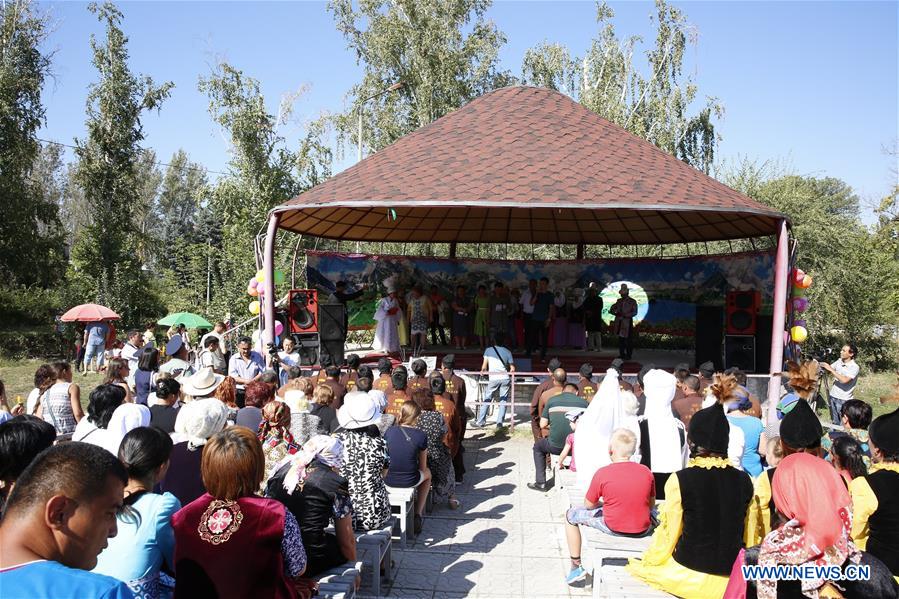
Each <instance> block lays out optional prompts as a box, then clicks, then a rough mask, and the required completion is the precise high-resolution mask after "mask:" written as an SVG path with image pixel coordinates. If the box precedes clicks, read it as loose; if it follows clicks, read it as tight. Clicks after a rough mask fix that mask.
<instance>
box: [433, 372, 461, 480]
mask: <svg viewBox="0 0 899 599" xmlns="http://www.w3.org/2000/svg"><path fill="white" fill-rule="evenodd" d="M428 384H429V385H430V390H431V394H432V395H433V397H434V409H435V410H436V411H437V412H439V413H440V415H441V416H443V421H444V422H445V423H446V431H447V432H446V438H445V439H444V442H445V444H446V446H447V447H448V448H449V450H450V459H451V460H452V462H453V464H455V463H456V455H457V454H458V453H459V452H460V451H462V417H461V416H460V415H459V412H458V411H457V409H456V402H454V401H453V398H452V397H450V396H449V395H448V394H447V392H446V380H445V379H444V378H443V375H442V374H440V373H439V372H434V374H432V375H431V378H430V379H429V382H428ZM458 479H459V477H458V476H457V477H456V480H458Z"/></svg>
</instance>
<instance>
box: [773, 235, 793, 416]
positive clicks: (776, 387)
mask: <svg viewBox="0 0 899 599" xmlns="http://www.w3.org/2000/svg"><path fill="white" fill-rule="evenodd" d="M789 242H790V235H789V232H788V231H787V221H786V220H782V221H780V230H779V232H778V234H777V255H776V258H775V260H774V313H773V315H772V316H773V317H772V322H771V363H770V365H769V367H768V374H770V375H771V379H770V380H769V381H768V418H767V420H768V422H769V423H770V422H774V421H776V420H777V411H776V410H775V409H774V408H775V406H777V402H778V401H779V399H780V374H779V373H780V372H781V371H782V370H783V360H784V324H785V323H786V317H787V285H789V272H788V269H789V267H790V265H789V247H788V246H789Z"/></svg>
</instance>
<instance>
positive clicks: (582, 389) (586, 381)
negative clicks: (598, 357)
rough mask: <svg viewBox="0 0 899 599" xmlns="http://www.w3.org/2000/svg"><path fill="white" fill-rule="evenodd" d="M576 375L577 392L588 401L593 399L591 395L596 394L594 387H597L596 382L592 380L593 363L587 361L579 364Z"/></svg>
mask: <svg viewBox="0 0 899 599" xmlns="http://www.w3.org/2000/svg"><path fill="white" fill-rule="evenodd" d="M578 376H579V378H578V381H577V389H578V391H577V394H578V395H580V396H581V397H583V398H584V399H585V400H587V403H590V402H591V401H593V396H594V395H596V389H598V388H599V385H598V384H597V382H596V381H594V380H593V364H590V363H589V362H587V363H584V364H581V368H580V370H579V371H578Z"/></svg>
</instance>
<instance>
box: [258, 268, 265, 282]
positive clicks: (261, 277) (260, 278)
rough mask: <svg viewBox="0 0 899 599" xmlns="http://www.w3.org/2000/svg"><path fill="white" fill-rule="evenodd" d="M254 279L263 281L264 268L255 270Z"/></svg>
mask: <svg viewBox="0 0 899 599" xmlns="http://www.w3.org/2000/svg"><path fill="white" fill-rule="evenodd" d="M256 280H257V281H259V282H260V283H265V271H264V270H257V271H256Z"/></svg>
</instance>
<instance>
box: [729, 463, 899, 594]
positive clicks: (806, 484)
mask: <svg viewBox="0 0 899 599" xmlns="http://www.w3.org/2000/svg"><path fill="white" fill-rule="evenodd" d="M772 494H773V497H774V504H775V506H776V507H777V511H778V512H779V513H780V514H781V515H782V517H783V520H785V521H786V522H785V523H784V524H783V525H782V526H780V527H779V528H777V529H775V530H772V531H771V532H769V533H768V534H767V535H766V536H765V539H764V540H763V541H762V544H761V545H760V546H758V547H753V548H751V549H747V550H746V552H745V555H744V556H743V564H745V565H759V566H778V565H790V566H800V567H802V566H818V567H827V566H837V567H839V568H840V571H841V572H843V571H844V569H845V567H846V566H847V565H849V564H856V565H859V564H861V565H868V566H870V578H869V579H868V580H863V581H862V580H859V581H854V580H850V579H842V576H841V577H839V579H836V580H831V579H827V578H806V579H804V580H802V581H798V580H792V581H778V580H776V579H771V580H759V581H757V582H755V581H750V582H749V587H748V588H747V589H746V590H747V596H748V597H751V596H753V595H756V596H758V597H759V598H760V599H774V598H775V597H810V598H813V599H814V598H816V597H846V598H852V597H878V598H889V597H897V596H899V584H897V583H896V581H895V580H893V579H892V576H891V574H890V572H889V570H888V569H887V567H886V566H885V565H884V564H883V562H881V561H880V560H878V559H877V558H875V557H873V556H871V555H870V554H867V553H863V552H861V551H859V550H858V549H857V548H856V546H855V545H854V543H853V542H852V539H851V538H850V529H851V526H852V502H851V500H850V497H849V491H847V489H846V485H845V484H844V483H843V481H842V480H841V478H840V475H839V474H837V472H836V471H835V470H834V469H833V467H832V466H831V465H830V464H828V463H827V462H826V461H824V460H822V459H821V458H818V457H816V456H813V455H810V454H807V453H794V454H791V455H788V456H787V457H785V458H784V459H783V460H782V461H781V463H780V464H779V465H778V467H777V477H776V478H775V479H774V482H773V486H772ZM736 570H737V569H736V568H735V571H736ZM814 572H815V574H816V575H817V576H821V575H822V574H824V573H825V572H826V571H825V570H821V569H816V570H814ZM743 584H745V583H743ZM738 586H740V581H739V580H734V581H732V584H731V588H734V587H738ZM753 587H754V589H753ZM753 590H755V593H753V592H752V591H753Z"/></svg>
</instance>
